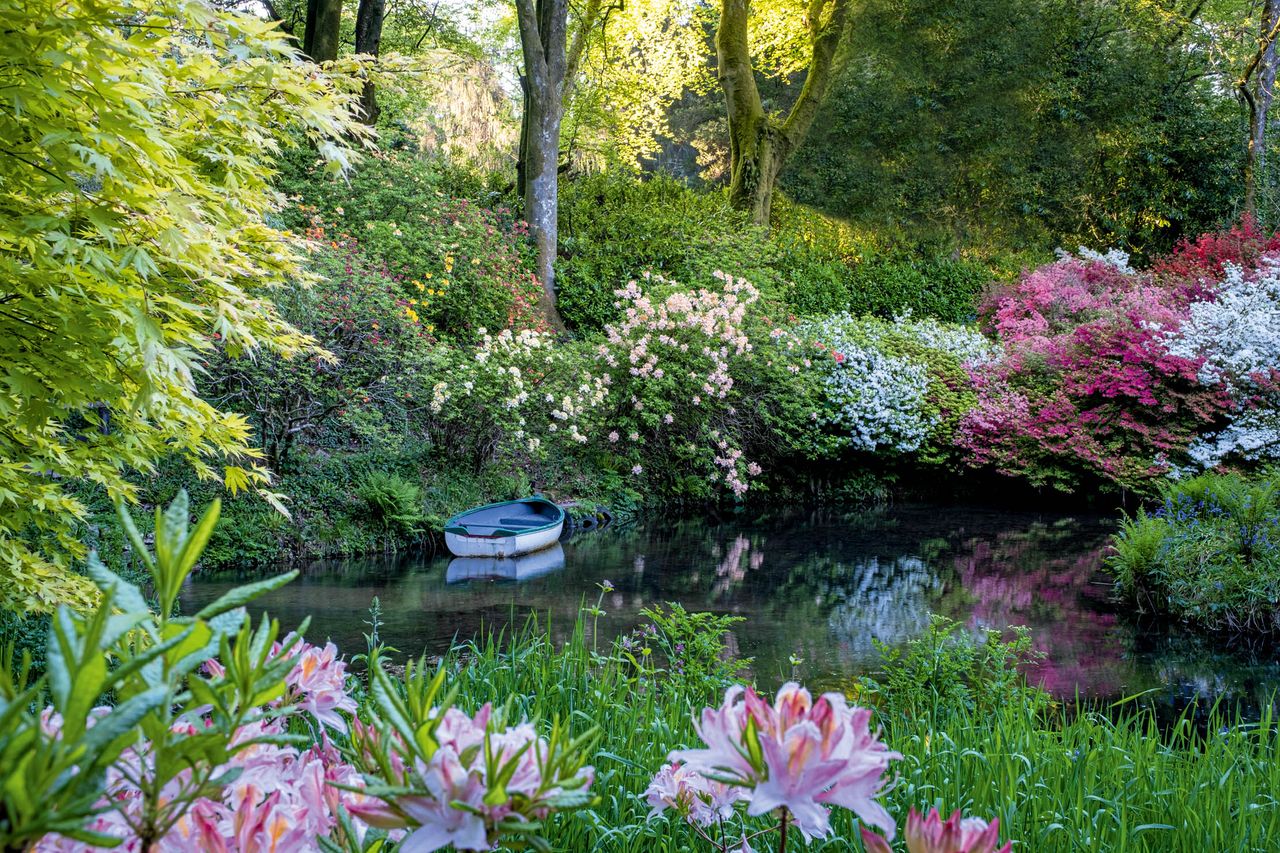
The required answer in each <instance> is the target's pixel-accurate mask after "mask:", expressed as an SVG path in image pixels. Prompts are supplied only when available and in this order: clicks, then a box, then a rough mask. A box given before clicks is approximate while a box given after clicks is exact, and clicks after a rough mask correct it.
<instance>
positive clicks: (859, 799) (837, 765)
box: [646, 683, 902, 839]
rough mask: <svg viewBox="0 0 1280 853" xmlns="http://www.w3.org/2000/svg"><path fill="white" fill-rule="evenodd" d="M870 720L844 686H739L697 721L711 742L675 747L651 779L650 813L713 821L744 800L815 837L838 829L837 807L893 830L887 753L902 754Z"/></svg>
mask: <svg viewBox="0 0 1280 853" xmlns="http://www.w3.org/2000/svg"><path fill="white" fill-rule="evenodd" d="M870 721H871V711H870V710H869V709H866V708H858V707H850V706H849V705H848V704H846V702H845V698H844V696H843V695H841V694H839V693H827V694H824V695H823V696H821V697H819V698H818V700H817V701H816V702H815V701H814V700H813V697H812V696H811V695H810V693H809V691H807V690H805V689H804V688H802V687H800V685H798V684H795V683H788V684H785V685H783V687H782V689H781V690H779V691H778V695H777V697H776V698H775V699H774V702H773V704H772V705H770V704H769V703H768V702H766V701H765V700H764V699H763V698H761V697H760V695H759V694H757V693H756V692H755V691H754V690H752V689H751V688H750V687H745V688H744V687H741V686H737V687H732V688H730V689H729V690H727V691H726V692H725V696H724V701H723V703H722V704H721V705H720V707H719V708H704V709H703V711H702V715H701V717H700V718H699V719H696V720H695V721H694V727H695V729H696V730H697V732H698V736H699V737H700V738H701V739H702V741H703V743H704V746H703V747H700V748H693V749H684V750H677V751H675V752H672V753H671V756H670V760H671V762H673V763H672V764H671V765H669V766H667V767H664V768H663V769H662V770H660V771H659V772H658V774H657V775H656V776H655V777H654V779H653V782H651V783H650V786H649V789H648V791H647V792H646V798H647V800H648V802H649V804H650V805H651V806H652V807H653V812H652V813H651V815H657V814H660V813H661V812H662V811H664V810H667V809H672V810H674V811H675V812H676V813H677V814H679V815H680V816H681V817H683V818H684V819H685V820H686V821H688V822H689V823H690V824H692V825H694V826H706V825H708V823H709V822H710V821H711V820H715V819H722V818H723V817H724V816H725V815H726V814H727V812H725V810H726V809H731V808H732V807H733V805H734V804H735V803H736V802H739V801H740V802H743V803H745V804H746V812H747V814H748V815H750V816H753V817H754V816H759V815H764V814H769V813H777V814H779V815H780V816H781V817H782V820H783V824H784V825H785V824H788V823H790V824H792V825H794V826H795V828H796V829H798V830H799V831H800V833H801V834H802V835H803V836H804V837H805V838H806V839H813V838H823V837H826V836H827V835H829V834H830V833H831V821H830V811H831V809H830V807H831V806H840V807H842V808H846V809H849V810H851V811H853V812H854V813H855V814H856V815H857V816H858V817H859V819H861V820H862V821H863V822H864V823H867V824H870V825H872V826H877V827H880V828H881V829H883V830H884V831H885V833H886V834H887V835H888V836H889V838H892V837H893V834H894V830H895V822H894V820H893V818H892V817H891V816H890V815H889V813H888V812H887V811H885V809H884V807H883V806H882V805H881V804H880V802H879V801H878V800H877V799H876V798H877V797H878V796H879V795H880V793H881V792H882V790H883V788H884V784H885V780H884V775H885V772H886V771H887V770H888V767H889V762H890V761H891V760H893V759H898V758H901V757H902V756H901V755H900V754H898V753H896V752H893V751H891V750H890V749H889V748H888V747H887V746H886V745H885V744H884V743H882V742H881V741H880V739H879V735H878V733H877V732H874V731H872V730H871V727H870Z"/></svg>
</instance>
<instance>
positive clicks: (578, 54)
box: [516, 0, 603, 198]
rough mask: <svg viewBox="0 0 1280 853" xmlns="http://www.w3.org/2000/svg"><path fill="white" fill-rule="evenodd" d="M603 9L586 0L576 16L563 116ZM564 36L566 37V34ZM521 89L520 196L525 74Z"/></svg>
mask: <svg viewBox="0 0 1280 853" xmlns="http://www.w3.org/2000/svg"><path fill="white" fill-rule="evenodd" d="M602 13H603V10H602V8H601V0H587V3H586V5H585V6H584V7H583V8H582V11H581V12H580V13H579V15H578V17H577V19H576V27H575V28H574V33H573V38H572V40H570V41H569V47H568V49H567V51H566V54H565V71H564V81H563V83H562V84H561V92H560V102H561V115H562V116H563V115H564V110H565V109H568V106H569V99H570V97H572V95H573V88H574V84H575V83H577V80H578V69H579V68H580V67H581V65H582V57H583V56H584V55H585V53H586V49H587V39H588V38H589V37H590V35H591V30H593V29H594V28H595V26H596V25H597V24H598V23H599V22H600V20H601V15H602ZM568 26H569V22H567V21H566V23H565V27H566V32H567V31H568ZM566 39H568V37H567V36H566ZM520 91H521V95H522V97H523V99H524V101H523V103H524V109H523V110H522V111H521V113H520V115H521V122H520V147H519V150H518V151H517V152H516V193H517V194H518V195H519V196H520V198H524V192H525V172H526V165H525V157H526V156H527V152H528V143H529V122H528V121H527V118H526V117H527V116H528V115H529V79H528V77H527V76H522V77H521V78H520Z"/></svg>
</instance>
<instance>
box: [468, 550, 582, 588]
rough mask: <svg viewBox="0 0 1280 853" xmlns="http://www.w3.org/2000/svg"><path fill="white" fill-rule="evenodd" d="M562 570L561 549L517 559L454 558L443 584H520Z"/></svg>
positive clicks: (524, 555) (562, 551)
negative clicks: (497, 581) (507, 582)
mask: <svg viewBox="0 0 1280 853" xmlns="http://www.w3.org/2000/svg"><path fill="white" fill-rule="evenodd" d="M563 568H564V548H561V547H560V543H559V542H556V543H555V544H553V545H552V546H551V547H550V548H543V549H542V550H541V551H534V552H533V553H532V554H521V555H520V556H518V557H454V558H453V559H452V560H451V561H449V568H448V569H447V570H446V572H445V582H446V583H451V584H452V583H463V582H465V581H493V580H504V581H524V580H529V579H530V578H536V577H541V576H542V575H547V574H550V573H552V572H555V571H559V570H560V569H563Z"/></svg>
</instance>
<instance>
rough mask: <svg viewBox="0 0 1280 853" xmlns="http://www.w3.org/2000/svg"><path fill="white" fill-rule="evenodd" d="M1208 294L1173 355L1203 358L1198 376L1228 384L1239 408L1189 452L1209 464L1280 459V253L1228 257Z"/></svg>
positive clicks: (1175, 334)
mask: <svg viewBox="0 0 1280 853" xmlns="http://www.w3.org/2000/svg"><path fill="white" fill-rule="evenodd" d="M1207 295H1208V297H1209V298H1207V299H1203V300H1200V301H1196V302H1193V303H1191V306H1190V308H1189V311H1188V314H1189V316H1188V317H1187V319H1186V320H1185V321H1184V322H1183V323H1182V324H1181V325H1180V326H1179V327H1178V328H1177V329H1175V330H1171V331H1169V332H1168V333H1166V336H1165V340H1166V342H1167V345H1168V348H1169V353H1170V354H1171V355H1173V356H1177V357H1180V358H1187V359H1195V360H1201V361H1202V363H1201V366H1200V370H1199V373H1198V376H1197V378H1198V379H1199V380H1200V382H1201V383H1202V384H1204V385H1208V386H1221V387H1223V388H1225V389H1226V391H1227V393H1228V394H1229V395H1230V396H1231V399H1232V401H1233V403H1234V405H1235V408H1234V410H1233V411H1232V412H1231V414H1230V415H1229V416H1228V420H1227V423H1226V425H1225V426H1224V427H1223V429H1221V430H1220V431H1217V432H1213V433H1208V434H1206V435H1202V436H1200V437H1199V438H1197V439H1196V440H1195V441H1194V442H1193V443H1192V445H1191V446H1190V447H1189V448H1188V451H1187V452H1188V455H1189V456H1190V457H1191V459H1192V461H1193V462H1194V463H1196V464H1197V465H1199V466H1200V467H1202V468H1213V467H1216V466H1217V465H1220V464H1222V463H1223V462H1228V461H1235V462H1264V461H1273V460H1276V459H1280V257H1277V256H1275V255H1271V256H1266V257H1263V258H1262V259H1261V260H1260V261H1259V262H1258V265H1257V266H1256V268H1253V269H1245V268H1244V267H1241V266H1238V265H1235V264H1227V265H1226V266H1225V268H1224V272H1223V276H1222V280H1221V281H1220V282H1218V283H1217V284H1216V285H1214V286H1213V287H1211V288H1210V289H1209V290H1208V294H1207Z"/></svg>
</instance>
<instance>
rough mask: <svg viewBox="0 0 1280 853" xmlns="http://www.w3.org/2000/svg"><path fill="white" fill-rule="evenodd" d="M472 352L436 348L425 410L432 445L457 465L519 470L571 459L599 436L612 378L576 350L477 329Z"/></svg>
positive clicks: (547, 339)
mask: <svg viewBox="0 0 1280 853" xmlns="http://www.w3.org/2000/svg"><path fill="white" fill-rule="evenodd" d="M480 334H481V339H480V343H479V344H478V345H476V346H475V347H474V348H465V347H464V348H441V349H440V350H438V351H437V353H436V355H435V360H434V364H433V365H432V368H431V369H432V373H433V381H432V384H431V389H430V402H429V403H428V405H427V407H428V410H429V412H430V416H431V418H430V420H431V424H432V430H431V431H432V439H433V441H434V442H435V444H436V445H437V446H438V447H443V448H445V449H447V450H448V451H449V452H450V453H451V454H452V455H453V456H455V458H467V459H471V460H473V461H475V462H477V463H483V462H488V461H491V460H494V459H498V460H502V461H506V462H512V463H517V464H518V463H521V462H525V461H530V460H542V459H545V458H547V456H548V451H549V450H550V449H551V448H552V446H554V447H555V448H556V449H557V450H558V451H560V452H561V453H562V454H565V453H567V454H570V455H571V454H572V453H574V452H575V451H576V450H577V449H578V448H581V447H582V446H583V445H586V444H587V443H588V441H590V440H591V437H592V436H593V435H596V434H598V432H599V418H600V417H601V409H602V406H603V404H604V402H605V400H606V398H607V397H608V396H609V388H610V384H611V383H612V377H611V376H610V375H609V373H607V372H605V371H599V370H596V369H595V365H594V364H593V363H592V359H591V356H590V355H589V353H588V352H587V351H586V350H585V349H584V348H583V347H581V346H575V345H573V344H569V343H564V342H558V343H554V345H553V336H552V335H550V334H547V333H543V332H536V331H532V330H524V331H520V332H513V331H511V330H510V329H503V330H502V331H501V332H498V333H497V334H490V333H489V332H488V331H487V330H484V329H481V330H480Z"/></svg>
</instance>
